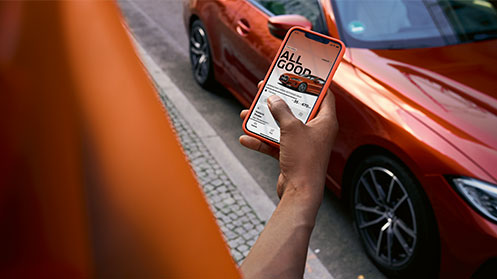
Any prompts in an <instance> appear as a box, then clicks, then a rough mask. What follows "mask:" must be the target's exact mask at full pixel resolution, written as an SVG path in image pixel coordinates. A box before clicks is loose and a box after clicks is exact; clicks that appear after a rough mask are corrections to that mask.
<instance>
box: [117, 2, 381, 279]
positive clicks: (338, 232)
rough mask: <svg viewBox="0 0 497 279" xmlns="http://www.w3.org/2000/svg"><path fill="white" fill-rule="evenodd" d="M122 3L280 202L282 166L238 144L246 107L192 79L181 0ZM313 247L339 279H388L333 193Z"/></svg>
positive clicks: (179, 82)
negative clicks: (371, 258) (241, 115)
mask: <svg viewBox="0 0 497 279" xmlns="http://www.w3.org/2000/svg"><path fill="white" fill-rule="evenodd" d="M119 4H120V6H121V9H122V11H123V15H124V17H125V19H126V22H127V24H128V26H129V28H130V30H131V32H132V33H133V34H134V36H135V38H136V39H137V40H138V41H140V43H141V44H142V46H143V47H144V48H145V49H146V50H147V52H148V53H149V54H150V55H151V56H152V57H153V59H154V60H155V62H156V63H157V64H158V65H159V66H160V67H161V68H162V70H163V71H164V72H165V73H166V74H167V75H168V76H169V77H170V78H171V80H172V81H173V82H175V83H176V86H177V87H178V88H179V89H180V90H181V91H182V92H183V93H184V94H185V96H186V97H187V98H188V99H189V101H190V102H191V103H192V104H193V105H194V106H195V107H196V109H197V110H198V111H199V112H200V113H201V114H202V116H203V117H204V118H205V119H206V120H207V121H208V122H209V124H210V125H211V126H212V127H213V128H214V130H215V131H216V133H217V134H219V135H221V137H222V138H223V139H224V142H225V144H226V145H227V146H228V148H229V149H230V150H231V152H233V154H235V156H236V157H237V158H238V160H239V161H240V162H241V163H242V164H243V166H244V167H245V168H246V169H247V170H248V172H249V173H250V174H251V175H252V176H253V178H254V179H255V180H256V181H257V183H258V184H259V185H260V186H261V187H262V188H263V190H264V191H265V192H266V194H267V195H268V196H269V197H270V198H271V199H272V200H273V201H274V202H275V203H277V202H278V197H277V196H276V193H275V185H276V181H277V177H278V174H279V167H278V162H277V161H276V160H274V159H272V158H270V157H268V156H264V155H261V154H258V153H256V152H253V151H250V150H247V149H245V148H243V147H242V146H241V145H240V144H239V143H238V137H239V136H240V135H242V134H243V131H242V129H241V123H242V122H241V120H240V118H239V116H238V115H239V112H240V111H241V110H242V109H243V107H242V106H241V105H240V103H238V101H237V100H236V99H235V98H234V97H233V96H231V95H230V93H228V92H227V91H226V90H223V89H221V88H220V89H217V90H215V91H214V92H208V91H206V90H204V89H202V88H200V87H199V86H198V85H197V84H196V83H195V81H194V80H193V77H192V75H191V69H190V64H189V58H188V37H187V33H186V30H185V27H184V25H183V19H182V15H183V12H182V4H181V1H178V0H169V1H164V0H162V1H158V0H147V1H134V2H131V1H120V2H119ZM238 186H239V187H243V185H238ZM310 246H311V249H312V250H313V251H315V253H316V254H317V256H318V257H319V259H320V260H321V261H322V263H323V264H324V265H325V267H326V268H328V270H329V272H330V273H331V274H332V275H333V277H334V278H336V279H340V278H358V276H359V275H363V276H364V278H385V277H384V276H383V275H382V274H381V273H380V272H379V271H378V270H377V268H376V267H375V266H374V265H373V264H372V263H371V262H370V261H369V259H368V258H367V256H366V254H365V253H364V251H363V250H362V247H361V245H360V242H359V238H358V236H357V233H356V232H355V231H354V229H353V226H352V222H351V219H350V217H349V214H348V211H347V210H346V208H345V206H344V205H343V204H342V202H341V201H340V200H338V199H337V198H336V197H335V196H333V194H332V193H331V192H329V191H327V192H326V196H325V199H324V202H323V205H322V206H321V209H320V212H319V215H318V219H317V225H316V228H315V229H314V232H313V235H312V238H311V243H310Z"/></svg>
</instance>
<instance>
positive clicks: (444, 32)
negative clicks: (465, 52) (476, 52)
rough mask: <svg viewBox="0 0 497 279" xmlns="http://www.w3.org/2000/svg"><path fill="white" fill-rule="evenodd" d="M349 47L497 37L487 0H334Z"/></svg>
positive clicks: (447, 42)
mask: <svg viewBox="0 0 497 279" xmlns="http://www.w3.org/2000/svg"><path fill="white" fill-rule="evenodd" d="M331 2H332V4H333V7H334V10H335V16H336V18H337V22H338V27H339V32H340V36H341V38H342V40H343V41H345V43H346V44H347V46H349V47H357V48H369V49H404V48H421V47H437V46H445V45H453V44H459V43H466V42H473V41H481V40H489V39H495V38H497V11H496V2H495V1H488V0H419V1H417V0H331Z"/></svg>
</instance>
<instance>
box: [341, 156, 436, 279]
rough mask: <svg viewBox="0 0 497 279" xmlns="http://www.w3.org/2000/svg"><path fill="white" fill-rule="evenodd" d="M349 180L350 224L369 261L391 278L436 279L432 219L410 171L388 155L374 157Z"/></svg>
mask: <svg viewBox="0 0 497 279" xmlns="http://www.w3.org/2000/svg"><path fill="white" fill-rule="evenodd" d="M351 181H352V183H351V185H350V187H352V188H351V191H350V192H351V196H350V201H351V202H350V205H351V212H352V216H353V219H354V226H355V228H356V230H357V232H358V233H359V236H360V239H361V242H362V244H363V247H364V249H365V250H366V253H367V255H368V256H369V258H370V259H371V260H372V261H373V263H374V264H375V265H376V266H377V267H378V268H379V269H380V270H381V271H382V272H383V273H385V274H386V275H388V276H389V277H394V278H435V277H437V275H438V269H439V264H440V260H439V258H440V256H439V255H440V244H439V237H438V230H437V225H436V221H435V217H434V215H433V211H432V209H431V206H430V204H429V202H428V198H427V197H426V195H425V193H424V191H423V190H422V188H421V187H420V185H419V183H418V182H417V181H416V179H415V178H414V176H413V175H412V174H411V173H410V172H409V170H408V169H407V168H406V167H405V166H404V165H403V164H401V163H400V162H398V161H397V160H394V159H392V158H390V157H388V156H384V155H374V156H370V157H368V158H367V159H365V160H363V161H362V162H361V163H360V164H359V166H358V168H357V169H356V171H355V172H354V175H353V176H352V180H351ZM374 181H376V185H379V186H380V187H379V188H377V187H376V186H374V185H375V183H374ZM402 244H403V245H402Z"/></svg>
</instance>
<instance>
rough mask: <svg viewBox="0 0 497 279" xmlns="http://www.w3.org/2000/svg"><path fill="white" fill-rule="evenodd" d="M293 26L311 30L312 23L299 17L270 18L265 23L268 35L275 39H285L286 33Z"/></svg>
mask: <svg viewBox="0 0 497 279" xmlns="http://www.w3.org/2000/svg"><path fill="white" fill-rule="evenodd" d="M293 26H300V27H303V28H305V29H312V23H311V22H310V21H309V20H308V19H307V18H305V17H303V16H301V15H278V16H273V17H270V18H269V20H268V23H267V27H268V28H269V33H271V35H273V36H275V37H276V38H279V39H283V38H285V35H286V32H288V30H289V29H290V28H292V27H293Z"/></svg>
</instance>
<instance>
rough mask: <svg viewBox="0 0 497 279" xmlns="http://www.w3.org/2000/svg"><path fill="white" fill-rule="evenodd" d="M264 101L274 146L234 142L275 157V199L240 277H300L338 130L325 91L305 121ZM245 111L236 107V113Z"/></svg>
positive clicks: (274, 100)
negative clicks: (275, 127) (275, 126)
mask: <svg viewBox="0 0 497 279" xmlns="http://www.w3.org/2000/svg"><path fill="white" fill-rule="evenodd" d="M268 101H269V102H268V105H269V108H270V110H271V113H272V114H273V116H274V117H275V119H276V120H277V121H278V122H279V124H280V128H281V140H280V149H279V150H278V149H277V148H274V147H272V146H270V145H268V144H266V143H264V142H262V141H260V140H258V139H256V138H253V137H250V136H245V135H244V136H241V137H240V142H241V144H242V145H244V146H246V147H248V148H250V149H254V150H257V151H260V152H263V153H266V154H268V155H270V156H273V157H275V158H277V159H279V160H280V168H281V173H280V176H279V179H278V185H277V188H276V189H277V192H278V195H279V196H280V198H281V201H280V202H279V204H278V206H277V208H276V210H275V211H274V213H273V215H272V217H271V219H270V220H269V221H268V223H267V225H266V227H265V228H264V231H263V232H262V233H261V235H260V237H259V239H258V240H257V242H256V243H255V245H254V246H253V248H252V250H251V251H250V253H249V254H248V256H247V258H246V259H245V261H244V262H243V264H242V266H241V270H242V273H243V274H244V276H245V278H302V277H303V274H304V268H305V261H306V256H307V248H308V245H309V239H310V237H311V233H312V229H313V228H314V223H315V220H316V215H317V213H318V210H319V207H320V205H321V202H322V199H323V191H324V182H325V175H326V170H327V166H328V160H329V156H330V152H331V148H332V145H333V142H334V139H335V137H336V133H337V131H338V124H337V121H336V116H335V102H334V96H333V95H332V93H331V92H328V94H327V96H326V97H325V99H324V101H323V104H322V106H321V109H320V111H319V113H318V115H317V116H316V118H314V119H313V120H311V121H309V123H307V124H306V125H304V124H303V123H302V122H300V121H299V120H298V119H296V118H295V117H294V116H293V114H292V113H291V111H290V109H289V108H288V106H287V105H286V103H285V102H284V101H283V100H281V99H279V98H273V97H272V98H270V99H269V100H268ZM246 114H247V111H242V113H241V114H240V116H241V117H242V118H244V117H245V116H246Z"/></svg>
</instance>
